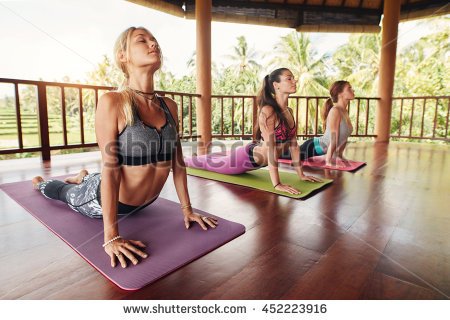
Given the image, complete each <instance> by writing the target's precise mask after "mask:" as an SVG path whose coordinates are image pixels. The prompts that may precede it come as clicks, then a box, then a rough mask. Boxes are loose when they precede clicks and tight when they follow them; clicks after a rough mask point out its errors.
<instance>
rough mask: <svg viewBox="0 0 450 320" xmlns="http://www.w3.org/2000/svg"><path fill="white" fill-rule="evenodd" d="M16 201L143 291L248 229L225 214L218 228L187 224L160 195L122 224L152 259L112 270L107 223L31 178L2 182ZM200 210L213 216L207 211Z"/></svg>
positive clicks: (121, 281) (92, 260) (97, 264)
mask: <svg viewBox="0 0 450 320" xmlns="http://www.w3.org/2000/svg"><path fill="white" fill-rule="evenodd" d="M0 189H2V190H3V191H4V192H6V193H7V194H8V195H9V196H10V197H11V198H12V199H14V200H15V201H16V202H17V203H19V204H20V205H21V206H22V207H23V208H25V209H26V210H27V211H28V212H30V213H31V214H32V215H33V216H34V217H35V218H37V219H38V220H39V221H40V222H42V223H43V224H44V225H45V226H46V227H47V228H49V229H50V230H51V231H52V232H53V233H55V234H56V235H57V236H58V237H60V238H61V239H62V240H63V241H64V242H66V243H67V244H68V245H69V246H70V247H71V248H72V249H74V250H75V251H76V252H77V253H78V254H79V255H80V256H81V257H83V258H84V259H85V260H86V261H87V262H88V263H89V264H91V265H92V266H93V267H94V268H95V269H97V270H98V271H99V272H100V273H101V274H103V275H104V276H105V277H106V278H108V279H109V280H111V281H112V282H113V283H115V284H116V285H117V286H119V287H120V288H122V289H124V290H138V289H140V288H142V287H144V286H145V285H147V284H150V283H152V282H154V281H156V280H158V279H159V278H161V277H164V276H165V275H167V274H169V273H171V272H173V271H175V270H176V269H178V268H180V267H182V266H184V265H186V264H188V263H189V262H191V261H193V260H195V259H197V258H199V257H201V256H203V255H205V254H207V253H208V252H210V251H212V250H214V249H216V248H218V247H220V246H221V245H223V244H225V243H227V242H229V241H231V240H233V239H234V238H236V237H238V236H240V235H241V234H243V233H244V232H245V227H244V226H243V225H241V224H238V223H235V222H231V221H228V220H225V219H222V218H219V217H216V218H217V219H218V220H219V226H218V227H217V228H216V229H211V230H208V231H203V230H202V229H201V228H200V227H199V226H198V225H194V224H192V225H191V228H190V229H189V230H186V228H185V227H184V221H183V216H182V213H181V211H180V204H179V203H175V202H172V201H169V200H166V199H162V198H159V199H157V200H156V201H155V202H154V203H152V204H151V205H150V206H148V207H146V208H144V209H143V210H141V211H139V212H137V213H135V214H133V215H131V216H128V217H126V218H124V219H123V220H121V221H120V222H119V225H120V234H121V235H122V236H123V237H124V238H128V239H138V240H141V241H143V242H144V243H145V244H146V245H147V250H146V252H147V253H148V254H149V257H148V258H146V259H142V260H141V262H140V263H139V264H138V265H136V266H133V265H129V266H128V267H127V268H126V269H122V267H120V266H116V267H115V268H112V267H111V265H110V258H109V256H108V255H107V254H106V253H105V252H104V251H103V248H102V244H103V222H102V220H101V219H91V218H88V217H85V216H83V215H81V214H79V213H77V212H75V211H73V210H71V209H70V208H69V207H68V206H67V205H66V204H65V203H63V202H61V201H57V200H49V199H46V198H44V197H43V196H42V195H41V194H40V193H39V192H38V191H35V190H32V188H31V182H30V181H22V182H16V183H8V184H2V185H0ZM195 211H196V212H198V213H201V214H205V215H209V216H213V215H211V214H209V213H206V212H204V211H201V210H195Z"/></svg>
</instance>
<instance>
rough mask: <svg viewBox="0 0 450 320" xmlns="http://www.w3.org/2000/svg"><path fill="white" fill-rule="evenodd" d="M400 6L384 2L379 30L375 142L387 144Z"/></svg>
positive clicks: (395, 1)
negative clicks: (378, 97)
mask: <svg viewBox="0 0 450 320" xmlns="http://www.w3.org/2000/svg"><path fill="white" fill-rule="evenodd" d="M400 5H401V1H400V0H385V1H384V12H383V25H382V29H381V32H382V38H381V57H380V73H379V74H380V76H379V84H378V94H379V96H380V101H379V102H378V108H377V111H376V119H375V120H376V123H375V133H376V134H377V138H376V141H377V142H389V135H390V130H391V114H392V94H393V92H394V76H395V58H396V54H397V35H398V23H399V18H400Z"/></svg>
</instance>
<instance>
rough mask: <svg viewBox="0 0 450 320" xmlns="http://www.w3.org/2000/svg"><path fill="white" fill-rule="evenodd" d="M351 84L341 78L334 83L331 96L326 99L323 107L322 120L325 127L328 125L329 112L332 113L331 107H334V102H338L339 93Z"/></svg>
mask: <svg viewBox="0 0 450 320" xmlns="http://www.w3.org/2000/svg"><path fill="white" fill-rule="evenodd" d="M348 84H350V83H349V82H348V81H345V80H339V81H335V82H333V84H332V85H331V87H330V97H329V98H328V99H327V100H326V101H325V103H324V105H323V108H322V121H323V128H324V129H326V127H327V118H328V114H329V113H330V110H331V108H333V103H336V102H338V95H339V94H340V93H341V92H342V91H344V89H345V86H346V85H348Z"/></svg>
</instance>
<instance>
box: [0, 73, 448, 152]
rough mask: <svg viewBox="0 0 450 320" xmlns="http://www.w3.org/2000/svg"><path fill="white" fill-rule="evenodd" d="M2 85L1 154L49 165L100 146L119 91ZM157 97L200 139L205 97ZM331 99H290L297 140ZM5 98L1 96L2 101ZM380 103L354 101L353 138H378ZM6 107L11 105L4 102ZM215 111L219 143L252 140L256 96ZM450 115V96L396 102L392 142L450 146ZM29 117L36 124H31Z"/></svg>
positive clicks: (218, 99) (216, 105) (217, 100)
mask: <svg viewBox="0 0 450 320" xmlns="http://www.w3.org/2000/svg"><path fill="white" fill-rule="evenodd" d="M0 86H3V87H0V93H1V92H3V91H4V90H3V89H5V88H4V86H10V89H11V90H10V92H11V94H9V95H7V96H8V97H11V96H13V97H14V101H13V102H12V101H9V104H10V105H11V106H10V108H9V110H13V111H12V112H11V113H8V114H5V113H2V112H3V109H4V108H3V109H0V134H1V133H4V132H5V130H6V132H7V130H8V129H9V132H10V133H12V132H14V134H12V135H11V136H14V139H15V140H14V139H13V140H14V141H15V143H13V144H15V146H13V147H12V146H8V145H7V146H6V147H5V146H4V145H3V144H0V155H1V154H13V153H25V152H41V153H42V158H43V159H44V160H48V159H50V153H51V151H52V150H64V149H74V148H87V147H95V146H97V143H96V142H95V133H94V121H93V118H94V117H93V115H94V114H95V108H96V106H97V102H98V97H99V95H100V94H102V93H104V92H107V91H109V90H112V89H114V88H112V87H107V86H93V85H84V84H68V83H59V82H45V81H30V80H17V79H2V78H0ZM22 86H24V88H22ZM19 89H20V90H19ZM27 90H28V91H27ZM52 90H57V91H59V93H57V94H55V93H54V92H53V94H50V93H51V91H52ZM158 93H159V94H161V95H166V96H169V97H171V98H172V99H174V100H175V101H176V102H177V104H178V106H179V110H178V115H179V123H180V137H181V138H182V139H195V138H198V137H199V135H198V133H197V129H196V128H197V119H196V110H195V108H196V99H195V98H197V97H200V95H198V94H187V93H179V92H158ZM30 94H31V95H33V94H34V100H35V106H34V107H32V109H33V108H34V109H33V111H32V112H34V114H30V110H28V113H27V114H26V115H25V112H24V110H23V103H21V101H22V99H23V100H25V99H24V97H23V96H24V95H28V101H29V100H30V97H29V95H30ZM2 95H3V93H2ZM55 97H56V98H55ZM326 98H327V97H307V96H291V97H290V98H289V106H290V107H291V108H292V110H293V113H294V117H295V121H296V123H297V126H298V127H297V136H298V137H302V138H309V137H313V136H317V135H321V134H322V133H323V123H322V120H321V119H320V110H321V106H322V105H323V103H324V102H325V99H326ZM1 99H2V96H0V101H1ZM49 99H50V100H51V101H49ZM55 99H56V100H58V101H55ZM31 100H33V99H31ZM378 100H379V98H370V97H369V98H366V97H365V98H356V99H355V100H353V101H352V102H351V104H350V105H349V114H350V119H351V121H352V124H353V128H354V130H353V134H352V136H353V137H375V110H376V108H377V107H378V106H377V101H378ZM3 103H4V104H6V100H5V98H3ZM29 107H30V106H28V108H29ZM211 107H212V137H213V138H214V139H226V138H232V139H251V138H252V136H253V128H254V126H255V123H256V121H257V112H258V111H257V105H256V97H255V96H248V95H233V96H225V95H212V97H211ZM68 108H69V110H67V109H68ZM49 110H50V114H49ZM449 113H450V96H437V97H431V96H427V97H395V98H393V103H392V118H391V119H392V120H391V121H392V122H391V137H392V138H407V139H418V140H442V141H446V142H450V137H449V134H450V132H449ZM25 116H27V117H28V118H29V120H30V119H31V120H30V121H34V123H32V124H26V123H25V122H24V118H25ZM8 119H9V120H8ZM8 121H12V122H13V123H8ZM56 127H58V128H56ZM5 128H8V129H5ZM29 128H33V129H31V130H36V129H37V131H36V132H34V131H33V132H32V133H30V132H29V131H28V132H25V131H27V130H29ZM30 136H33V137H34V138H35V140H36V139H37V138H38V139H37V140H36V141H34V142H33V143H31V144H30V143H26V141H25V139H24V137H27V138H29V137H30ZM77 136H78V137H77ZM0 142H2V143H3V142H4V139H3V136H2V135H0Z"/></svg>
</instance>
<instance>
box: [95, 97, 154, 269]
mask: <svg viewBox="0 0 450 320" xmlns="http://www.w3.org/2000/svg"><path fill="white" fill-rule="evenodd" d="M119 106H120V96H118V94H117V93H115V92H109V93H106V94H104V95H103V96H102V97H101V98H100V99H99V102H98V105H97V110H96V114H95V134H96V137H97V143H98V146H99V148H100V152H101V155H102V165H103V166H102V180H101V181H102V182H101V186H100V188H101V189H100V192H101V195H102V199H101V202H102V214H103V229H104V243H105V244H106V243H108V241H110V240H111V239H115V238H116V240H114V241H112V242H109V244H108V245H107V246H104V248H105V251H106V253H107V254H108V255H109V256H110V258H111V266H112V267H115V265H116V258H117V259H118V260H119V262H120V264H121V265H122V267H124V268H125V267H126V261H125V257H126V258H128V259H129V260H130V261H131V262H132V263H133V264H137V263H138V260H137V259H136V258H135V257H134V255H133V254H132V252H133V253H136V254H138V255H140V256H141V257H144V258H145V257H146V256H147V255H146V254H145V253H143V252H142V251H140V250H139V249H137V248H135V246H139V247H145V246H144V244H143V243H142V242H140V241H134V240H129V241H128V240H124V239H122V238H117V237H119V236H120V234H119V226H118V223H117V207H118V202H119V186H120V180H121V175H120V166H119V163H118V158H117V152H118V150H117V135H118V132H119V130H118V119H119ZM124 256H125V257H124Z"/></svg>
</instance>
